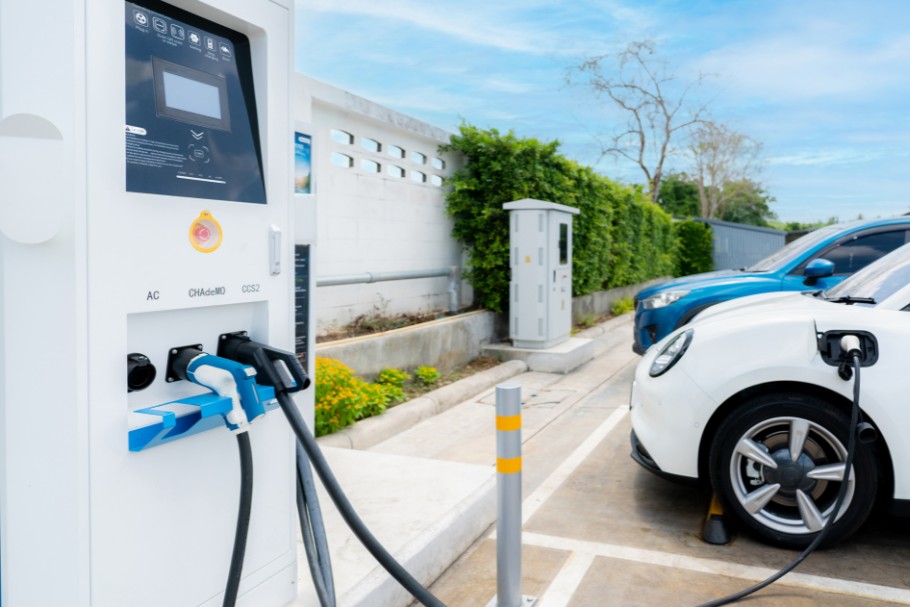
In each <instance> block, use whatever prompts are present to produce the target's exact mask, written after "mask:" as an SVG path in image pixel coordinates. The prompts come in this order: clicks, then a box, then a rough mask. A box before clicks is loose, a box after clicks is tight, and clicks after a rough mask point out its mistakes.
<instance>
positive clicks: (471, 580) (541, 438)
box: [395, 323, 910, 607]
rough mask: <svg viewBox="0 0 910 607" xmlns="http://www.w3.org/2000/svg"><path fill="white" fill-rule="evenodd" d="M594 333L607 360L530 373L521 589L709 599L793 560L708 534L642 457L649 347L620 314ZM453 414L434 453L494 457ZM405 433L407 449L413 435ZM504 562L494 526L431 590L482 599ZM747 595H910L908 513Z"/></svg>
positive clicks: (668, 601) (546, 599)
mask: <svg viewBox="0 0 910 607" xmlns="http://www.w3.org/2000/svg"><path fill="white" fill-rule="evenodd" d="M597 340H598V341H597V343H598V356H597V358H596V359H595V360H593V361H592V362H590V363H588V364H587V365H585V367H583V368H581V369H580V370H578V371H576V372H573V373H572V374H570V375H567V376H553V375H548V374H534V373H528V374H525V375H524V376H520V377H519V380H520V381H521V383H522V385H523V397H524V399H525V400H526V404H525V408H524V411H523V417H524V426H523V428H524V436H523V449H524V452H523V457H524V468H523V470H524V472H523V483H524V495H525V500H524V517H523V518H524V534H523V549H522V555H523V556H522V559H523V583H522V592H523V593H524V594H526V595H534V596H537V597H538V598H539V601H538V603H537V605H538V607H563V606H569V607H594V606H597V607H601V606H618V607H635V606H641V607H645V606H660V607H666V606H669V605H672V606H677V605H698V604H701V603H703V602H705V601H708V600H712V599H715V598H718V597H720V596H723V595H726V594H728V593H731V592H735V591H737V590H740V589H742V588H745V587H747V586H749V585H751V584H752V583H754V582H756V581H759V580H761V579H764V578H765V577H767V575H769V574H771V573H773V572H774V571H776V570H777V569H779V568H780V567H783V566H784V565H786V564H787V563H789V562H790V560H791V559H792V558H793V557H794V556H795V555H796V553H794V552H791V551H786V550H782V549H777V548H771V547H768V546H765V545H763V544H760V543H758V542H756V541H755V540H753V539H751V538H750V537H748V536H745V535H742V534H740V535H737V536H736V537H735V538H734V541H733V542H732V543H731V544H729V545H727V546H722V547H718V546H711V545H708V544H705V543H703V542H702V541H701V539H700V537H699V534H700V530H701V524H702V520H703V518H704V515H705V511H706V507H707V500H708V496H707V495H705V494H704V493H703V492H701V491H699V490H698V489H696V488H690V487H684V486H678V485H674V484H672V483H670V482H667V481H664V480H661V479H658V478H656V477H653V476H652V475H651V474H649V473H647V472H646V471H644V470H642V469H640V468H639V466H638V465H637V464H635V463H634V462H632V460H631V459H630V458H629V439H628V437H629V429H630V425H629V415H628V395H629V387H630V382H631V378H632V373H633V370H634V366H635V364H636V362H637V360H638V357H637V356H635V355H633V354H632V353H631V327H630V326H629V325H628V324H622V323H614V324H613V325H612V326H611V327H610V330H609V331H607V332H606V333H605V334H604V335H602V336H600V337H598V338H597ZM480 405H483V402H482V401H481V402H480V403H479V406H480ZM452 415H453V417H452V418H451V419H450V420H449V421H448V422H446V421H445V420H444V419H440V420H438V422H437V423H441V424H445V423H448V424H450V425H449V427H450V428H451V433H452V442H447V443H446V444H440V445H438V446H437V447H438V448H437V453H436V455H435V457H439V458H440V459H451V460H457V461H470V462H477V461H482V460H483V459H484V458H487V459H489V458H490V457H491V453H489V451H490V449H491V446H490V445H491V443H490V441H491V440H492V438H491V434H490V432H489V424H488V423H487V424H486V425H485V426H484V429H483V430H481V429H480V427H479V426H478V427H477V428H474V429H470V428H467V427H466V428H462V429H461V430H460V429H459V426H458V425H457V424H455V425H454V426H453V425H451V424H452V422H453V421H454V420H455V419H456V418H455V416H456V415H457V413H456V412H454V411H453V413H452ZM439 417H440V418H442V416H439ZM459 432H463V433H462V434H459ZM398 441H399V442H398V443H397V446H396V447H395V450H396V451H397V450H400V449H402V448H404V446H406V444H407V441H408V437H407V435H406V434H405V435H402V436H401V437H400V439H398ZM491 532H492V530H491ZM495 570H496V556H495V539H494V537H492V535H486V536H484V538H483V539H481V540H480V541H478V542H477V543H475V545H474V546H473V547H472V548H471V549H470V550H468V552H467V553H465V554H464V555H463V556H462V558H461V559H460V560H459V561H458V562H456V563H455V564H454V565H453V566H452V567H451V568H450V569H449V570H448V571H447V572H446V573H445V574H444V575H443V576H442V577H441V578H440V579H439V580H438V581H437V582H436V584H435V585H434V586H433V587H432V588H431V589H432V591H433V592H434V593H436V594H437V596H439V597H440V598H441V599H442V600H443V601H444V602H445V603H446V604H447V605H449V607H478V606H480V607H483V606H485V605H487V604H488V603H489V602H490V599H491V598H492V597H493V595H494V594H495V592H496V571H495ZM742 604H748V605H752V606H781V605H792V606H801V607H802V606H810V605H820V606H821V605H824V606H835V605H837V606H845V607H859V606H873V605H875V606H882V605H910V523H908V522H907V521H904V520H900V519H893V518H890V517H888V516H885V515H883V514H882V515H879V516H877V517H874V520H873V521H872V523H871V524H869V525H867V527H866V528H865V529H863V530H862V531H861V532H860V533H858V534H857V535H855V536H854V537H853V538H851V539H850V540H848V541H847V542H846V543H844V544H842V545H840V546H838V547H837V548H834V549H832V550H829V551H825V552H819V553H816V554H814V555H812V556H811V557H810V558H809V559H808V560H807V561H806V562H804V563H803V564H802V565H801V566H800V567H799V568H798V569H797V572H796V573H791V574H790V575H788V576H786V577H785V578H784V579H783V580H781V581H780V582H778V583H777V584H775V585H773V586H771V587H770V588H768V589H765V590H763V591H761V592H760V593H759V594H758V595H756V596H755V597H752V598H749V599H747V600H746V601H744V602H743V603H742Z"/></svg>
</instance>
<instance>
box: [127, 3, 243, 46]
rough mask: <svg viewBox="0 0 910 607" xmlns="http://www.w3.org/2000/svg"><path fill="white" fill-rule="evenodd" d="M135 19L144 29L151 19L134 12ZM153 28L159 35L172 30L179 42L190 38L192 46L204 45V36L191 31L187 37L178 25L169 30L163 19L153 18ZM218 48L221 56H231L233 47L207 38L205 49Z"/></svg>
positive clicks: (172, 24)
mask: <svg viewBox="0 0 910 607" xmlns="http://www.w3.org/2000/svg"><path fill="white" fill-rule="evenodd" d="M133 19H134V20H135V21H136V23H137V24H138V25H141V26H142V27H148V24H149V18H148V15H146V14H145V13H144V12H142V11H138V10H137V11H134V12H133ZM152 28H153V29H154V30H155V31H156V32H158V33H159V34H167V33H168V30H169V29H170V34H171V36H172V37H173V38H175V39H177V40H184V39H186V38H189V41H190V44H195V45H197V46H200V45H202V38H203V37H202V36H200V35H199V34H198V33H196V32H194V31H193V30H190V33H189V35H188V36H187V34H186V31H185V30H184V29H183V26H181V25H177V24H176V23H171V24H170V28H168V24H167V22H166V21H165V20H164V19H162V18H161V17H152ZM216 46H217V47H218V50H219V51H221V54H222V55H224V56H225V57H230V56H231V47H230V46H228V45H227V43H225V42H216V40H215V39H214V38H212V37H211V36H205V48H206V49H207V50H210V51H214V50H215V47H216Z"/></svg>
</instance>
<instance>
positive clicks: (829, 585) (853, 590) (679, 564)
mask: <svg viewBox="0 0 910 607" xmlns="http://www.w3.org/2000/svg"><path fill="white" fill-rule="evenodd" d="M522 542H523V543H524V544H527V545H531V546H538V547H541V548H550V549H553V550H566V551H570V552H572V553H578V554H580V555H583V556H582V559H581V560H580V562H579V563H578V565H577V566H573V570H569V571H567V570H568V569H569V567H570V566H571V559H570V561H569V562H568V563H567V564H566V565H565V566H564V567H563V571H565V578H564V580H563V581H562V583H561V586H560V588H558V589H557V590H556V591H555V592H554V600H556V601H560V600H564V602H554V603H553V606H559V605H566V604H567V601H568V599H569V598H570V597H571V596H572V593H573V592H574V590H575V589H576V588H577V587H578V585H579V584H580V583H581V580H582V578H583V577H584V571H582V572H581V573H580V574H579V573H578V572H577V571H574V569H575V568H576V567H581V565H582V564H583V563H587V567H589V566H590V564H591V562H592V561H593V557H594V556H602V557H608V558H614V559H620V560H625V561H632V562H636V563H644V564H649V565H657V566H661V567H672V568H674V569H682V570H686V571H693V572H697V573H708V574H713V575H723V576H727V577H735V578H740V579H743V580H748V581H750V582H757V581H761V580H763V579H765V578H767V577H768V576H770V575H771V574H773V573H775V570H773V569H768V568H765V567H751V566H749V565H739V564H736V563H731V562H728V561H719V560H714V559H705V558H696V557H691V556H685V555H681V554H673V553H669V552H660V551H656V550H645V549H641V548H631V547H628V546H617V545H613V544H601V543H597V542H588V541H584V540H576V539H571V538H564V537H555V536H551V535H544V534H540V533H530V532H527V531H525V532H524V534H523V535H522ZM588 555H590V556H591V557H592V558H591V559H588ZM573 556H574V554H573ZM563 571H560V574H559V576H562V575H563ZM559 576H557V577H559ZM573 581H574V582H575V588H570V587H569V583H570V582H573ZM777 584H779V585H783V586H790V587H794V588H803V589H806V590H814V591H819V592H825V593H829V594H843V595H848V596H851V597H858V598H865V599H873V600H877V601H890V602H894V603H903V604H906V605H910V591H908V590H904V589H901V588H892V587H890V586H879V585H876V584H867V583H864V582H854V581H850V580H843V579H838V578H830V577H824V576H819V575H809V574H804V573H791V574H789V575H787V576H786V577H784V578H783V579H781V580H780V581H779V582H777ZM547 594H549V590H547ZM562 597H566V598H565V599H563V598H562ZM541 607H551V605H550V604H549V603H546V602H544V601H541Z"/></svg>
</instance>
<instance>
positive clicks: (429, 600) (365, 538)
mask: <svg viewBox="0 0 910 607" xmlns="http://www.w3.org/2000/svg"><path fill="white" fill-rule="evenodd" d="M275 396H276V397H277V398H278V403H279V404H280V405H281V410H282V411H283V412H284V414H285V417H287V419H288V422H289V423H290V424H291V429H292V430H293V431H294V434H295V435H296V436H297V440H298V441H300V444H301V445H303V448H304V450H305V451H306V453H307V455H308V456H309V457H310V460H311V461H312V463H313V467H314V468H315V469H316V473H317V474H318V475H319V479H320V480H321V481H322V484H323V486H324V487H325V489H326V492H328V494H329V497H331V498H332V501H333V502H334V503H335V506H336V507H337V508H338V512H339V513H340V514H341V518H343V519H344V522H345V523H347V524H348V527H350V528H351V531H353V532H354V535H356V536H357V539H359V540H360V542H361V543H362V544H363V546H364V547H365V548H366V549H367V550H368V551H369V553H370V554H372V555H373V557H374V558H375V559H376V560H377V561H379V564H380V565H382V567H383V568H384V569H385V570H386V571H388V572H389V575H391V576H392V577H393V578H395V580H396V581H397V582H398V583H399V584H401V585H402V586H403V587H404V589H405V590H407V591H408V592H410V593H411V595H412V596H413V597H414V598H415V599H417V601H419V602H420V603H421V604H423V605H426V607H445V604H444V603H443V602H442V601H440V600H439V599H438V598H436V597H435V596H434V595H433V594H432V593H431V592H430V591H429V590H427V589H426V588H424V587H423V585H421V583H420V582H418V581H417V580H416V579H415V578H414V577H413V576H412V575H411V574H410V573H408V571H407V570H406V569H405V568H404V567H402V566H401V564H400V563H399V562H398V561H396V560H395V557H393V556H392V555H391V554H390V553H389V551H388V550H386V549H385V547H384V546H383V545H382V544H380V543H379V540H377V539H376V537H375V536H374V535H373V534H372V533H371V532H370V530H369V529H368V528H367V526H366V525H365V524H364V523H363V520H361V518H360V517H359V516H358V515H357V513H356V512H355V511H354V507H353V506H352V505H351V502H350V501H348V498H347V496H346V495H345V494H344V491H343V490H342V489H341V485H339V484H338V480H337V479H336V478H335V475H334V474H333V473H332V470H331V469H330V468H329V464H328V462H327V461H326V460H325V457H324V456H323V455H322V452H321V451H320V450H319V445H317V444H316V439H315V438H313V435H312V434H311V433H310V430H309V428H307V426H306V423H305V422H304V421H303V417H302V416H301V415H300V411H298V410H297V405H296V404H295V403H294V400H293V399H292V398H291V396H290V395H289V394H288V393H286V392H283V391H280V390H278V389H277V388H276V390H275Z"/></svg>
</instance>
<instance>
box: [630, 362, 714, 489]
mask: <svg viewBox="0 0 910 607" xmlns="http://www.w3.org/2000/svg"><path fill="white" fill-rule="evenodd" d="M655 355H656V352H649V353H647V354H646V355H645V356H644V358H643V359H642V361H641V362H640V363H639V365H638V368H637V369H636V371H635V381H634V382H633V384H632V395H631V399H630V403H631V411H632V414H631V418H632V431H633V433H634V435H635V441H634V442H633V455H632V458H633V459H635V461H637V462H638V463H639V464H641V465H643V466H644V467H645V468H647V469H648V470H650V471H652V472H654V473H655V474H659V476H661V477H665V478H672V479H674V480H681V479H689V480H690V482H691V481H694V480H697V479H698V476H699V461H698V456H699V449H700V445H701V439H702V434H703V433H704V428H705V426H706V425H707V422H708V420H709V419H710V417H711V414H712V413H713V412H714V410H715V409H716V406H717V405H716V403H715V402H714V401H713V400H712V399H711V398H710V397H709V396H708V395H707V394H705V392H704V391H703V390H701V388H699V387H698V386H697V385H696V384H695V383H694V382H693V381H692V380H691V379H690V378H689V376H688V375H687V374H686V373H685V372H684V370H683V369H682V368H679V365H677V367H674V368H673V369H671V370H670V371H668V372H667V373H665V374H664V375H661V376H659V377H651V376H650V375H649V374H648V369H649V368H650V366H651V363H652V359H653V357H654V356H655ZM636 444H637V446H634V445H636Z"/></svg>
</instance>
